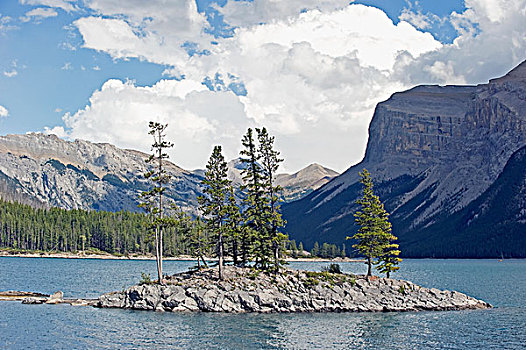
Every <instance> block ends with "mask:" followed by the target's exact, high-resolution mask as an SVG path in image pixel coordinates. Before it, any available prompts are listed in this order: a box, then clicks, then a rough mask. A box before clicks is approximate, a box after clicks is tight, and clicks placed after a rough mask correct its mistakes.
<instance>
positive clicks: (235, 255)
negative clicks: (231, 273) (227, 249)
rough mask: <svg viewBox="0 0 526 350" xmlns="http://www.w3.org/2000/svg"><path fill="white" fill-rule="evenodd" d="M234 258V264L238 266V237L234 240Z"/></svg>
mask: <svg viewBox="0 0 526 350" xmlns="http://www.w3.org/2000/svg"><path fill="white" fill-rule="evenodd" d="M232 259H233V260H234V266H237V264H238V261H237V239H235V238H234V241H233V242H232Z"/></svg>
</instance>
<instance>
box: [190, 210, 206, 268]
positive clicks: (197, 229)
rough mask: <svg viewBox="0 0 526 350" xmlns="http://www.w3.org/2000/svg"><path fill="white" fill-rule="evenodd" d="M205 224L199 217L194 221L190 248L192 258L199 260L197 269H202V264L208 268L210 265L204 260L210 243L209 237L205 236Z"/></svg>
mask: <svg viewBox="0 0 526 350" xmlns="http://www.w3.org/2000/svg"><path fill="white" fill-rule="evenodd" d="M204 231H205V223H203V221H201V218H199V217H197V218H196V219H195V220H194V221H193V225H192V230H191V234H190V236H189V238H190V242H189V245H190V248H191V253H192V256H194V257H195V258H196V259H197V268H198V269H201V263H202V264H203V266H204V267H205V268H206V267H208V264H207V263H206V260H205V258H204V256H205V254H206V252H208V248H209V241H208V237H207V236H206V234H205V232H204Z"/></svg>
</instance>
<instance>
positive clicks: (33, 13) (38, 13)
mask: <svg viewBox="0 0 526 350" xmlns="http://www.w3.org/2000/svg"><path fill="white" fill-rule="evenodd" d="M57 15H58V13H57V11H55V10H54V9H52V8H48V7H38V8H36V9H33V10H30V11H27V12H26V14H25V15H24V16H23V17H20V20H21V21H22V22H29V21H31V19H36V20H41V19H43V18H49V17H56V16H57Z"/></svg>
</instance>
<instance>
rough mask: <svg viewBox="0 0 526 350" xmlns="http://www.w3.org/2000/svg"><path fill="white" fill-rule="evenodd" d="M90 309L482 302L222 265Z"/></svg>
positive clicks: (377, 282)
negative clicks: (220, 269)
mask: <svg viewBox="0 0 526 350" xmlns="http://www.w3.org/2000/svg"><path fill="white" fill-rule="evenodd" d="M95 306H96V307H101V308H124V309H135V310H155V311H171V312H178V311H183V312H184V311H205V312H224V313H242V312H259V313H271V312H285V313H286V312H387V311H422V310H436V311H442V310H464V309H486V308H491V307H492V306H491V305H490V304H488V303H486V302H484V301H481V300H477V299H475V298H472V297H469V296H467V295H465V294H463V293H459V292H456V291H441V290H438V289H435V288H424V287H420V286H418V285H415V284H413V283H411V282H408V281H403V280H396V279H388V278H377V277H373V278H369V279H368V278H366V277H365V276H355V275H350V274H343V273H330V272H327V271H323V272H312V271H301V270H291V269H283V270H281V271H280V273H279V274H273V273H264V272H261V271H257V270H253V269H251V268H235V267H229V266H228V267H225V270H224V279H223V280H222V281H221V280H219V278H218V273H217V269H205V270H201V271H190V272H183V273H179V274H175V275H173V276H170V277H168V278H167V280H166V283H165V285H159V284H143V285H136V286H132V287H130V288H128V289H126V290H124V291H120V292H112V293H107V294H104V295H102V296H100V297H99V300H98V303H97V304H96V305H95Z"/></svg>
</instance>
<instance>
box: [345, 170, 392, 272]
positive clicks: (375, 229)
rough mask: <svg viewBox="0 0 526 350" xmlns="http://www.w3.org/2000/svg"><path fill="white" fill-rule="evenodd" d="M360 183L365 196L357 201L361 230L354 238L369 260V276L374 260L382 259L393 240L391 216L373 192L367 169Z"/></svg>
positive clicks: (363, 172)
mask: <svg viewBox="0 0 526 350" xmlns="http://www.w3.org/2000/svg"><path fill="white" fill-rule="evenodd" d="M360 177H361V179H360V183H361V184H362V185H363V196H362V197H361V198H360V199H358V200H357V201H356V203H357V204H359V205H360V209H359V210H358V211H357V212H356V213H355V214H354V216H355V221H356V224H358V226H359V229H358V232H356V233H355V234H354V235H353V236H352V237H347V239H354V240H356V244H354V245H353V248H356V249H357V250H358V251H359V252H360V253H361V254H362V255H363V256H365V258H366V259H367V261H366V263H367V276H368V277H369V276H371V275H372V270H371V269H372V264H373V259H375V258H378V257H381V256H382V255H383V254H384V251H385V249H386V248H387V247H388V246H389V244H390V241H392V240H393V237H394V236H393V235H392V234H391V223H390V222H389V214H388V213H387V211H386V210H385V209H384V205H383V203H382V202H381V201H380V198H379V197H378V196H376V195H375V194H374V192H373V181H372V179H371V174H370V173H369V172H368V171H367V169H363V171H362V172H361V173H360Z"/></svg>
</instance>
